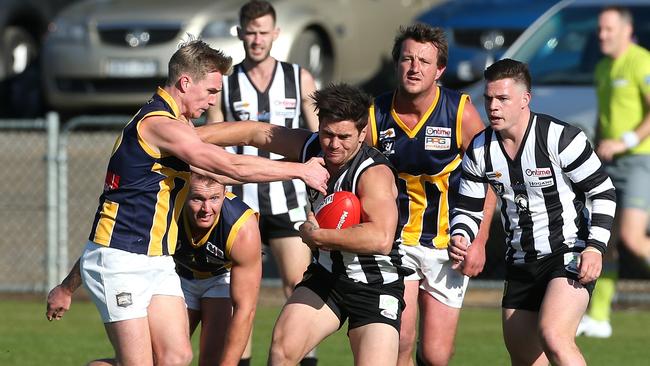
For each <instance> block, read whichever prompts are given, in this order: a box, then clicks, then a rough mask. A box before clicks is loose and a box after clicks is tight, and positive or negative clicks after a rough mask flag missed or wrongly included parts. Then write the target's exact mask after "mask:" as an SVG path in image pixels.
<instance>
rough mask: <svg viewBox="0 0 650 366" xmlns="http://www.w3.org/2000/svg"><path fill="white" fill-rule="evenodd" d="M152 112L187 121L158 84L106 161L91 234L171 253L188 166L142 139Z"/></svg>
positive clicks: (143, 250)
mask: <svg viewBox="0 0 650 366" xmlns="http://www.w3.org/2000/svg"><path fill="white" fill-rule="evenodd" d="M151 116H166V117H169V118H173V119H177V120H178V123H184V122H183V121H181V120H180V119H179V116H180V112H179V109H178V106H177V105H176V103H175V102H174V100H173V99H172V97H171V96H170V95H169V94H167V92H165V91H164V90H163V89H161V88H158V91H157V93H156V94H154V96H153V97H152V98H151V100H149V102H147V104H146V105H144V106H143V107H142V108H141V109H140V110H139V111H138V113H137V114H136V115H135V116H134V117H133V119H131V121H130V122H129V123H128V124H127V125H126V126H125V127H124V129H123V130H122V133H121V135H120V136H119V137H118V138H117V141H116V142H115V146H114V147H113V152H112V154H111V158H110V160H109V162H108V169H107V172H106V180H105V182H104V192H103V193H102V195H101V197H100V198H99V207H98V208H97V213H96V214H95V220H94V222H93V226H92V230H91V232H90V236H89V239H90V240H91V241H93V242H95V243H97V244H100V245H104V246H107V247H111V248H116V249H121V250H125V251H128V252H132V253H138V254H147V255H150V256H156V255H171V254H173V253H174V250H175V248H176V238H177V236H178V224H177V223H178V218H179V216H180V211H181V209H182V207H183V203H184V202H185V198H186V196H187V192H188V190H189V180H190V167H189V165H188V164H187V163H185V162H184V161H182V160H180V159H178V158H176V157H175V156H172V155H168V154H161V153H157V152H155V151H154V150H152V149H151V147H150V146H148V145H147V143H146V142H145V141H144V140H143V139H142V137H141V136H140V134H139V133H138V128H139V126H140V122H142V120H143V119H144V118H146V117H151Z"/></svg>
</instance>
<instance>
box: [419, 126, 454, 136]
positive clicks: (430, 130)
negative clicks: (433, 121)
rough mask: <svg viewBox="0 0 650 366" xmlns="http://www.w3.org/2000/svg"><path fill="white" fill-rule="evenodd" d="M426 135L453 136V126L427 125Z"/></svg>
mask: <svg viewBox="0 0 650 366" xmlns="http://www.w3.org/2000/svg"><path fill="white" fill-rule="evenodd" d="M424 135H425V136H437V137H451V127H434V126H427V128H426V129H425V130H424Z"/></svg>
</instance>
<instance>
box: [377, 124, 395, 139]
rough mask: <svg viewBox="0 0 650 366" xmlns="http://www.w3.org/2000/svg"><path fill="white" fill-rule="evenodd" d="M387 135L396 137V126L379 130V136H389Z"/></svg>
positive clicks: (381, 137)
mask: <svg viewBox="0 0 650 366" xmlns="http://www.w3.org/2000/svg"><path fill="white" fill-rule="evenodd" d="M387 137H395V129H394V128H392V127H391V128H389V129H387V130H383V131H380V132H379V138H380V139H383V138H387Z"/></svg>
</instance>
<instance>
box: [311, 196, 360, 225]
mask: <svg viewBox="0 0 650 366" xmlns="http://www.w3.org/2000/svg"><path fill="white" fill-rule="evenodd" d="M314 213H315V215H316V221H318V225H319V226H320V227H321V228H323V229H345V228H346V227H350V226H352V225H356V224H358V223H359V222H360V221H361V203H360V202H359V198H357V196H355V195H354V193H352V192H347V191H338V192H334V193H332V194H330V195H329V196H327V197H325V198H324V199H323V202H321V203H320V205H318V207H316V209H315V210H314Z"/></svg>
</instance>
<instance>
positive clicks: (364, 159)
mask: <svg viewBox="0 0 650 366" xmlns="http://www.w3.org/2000/svg"><path fill="white" fill-rule="evenodd" d="M316 156H322V149H321V146H320V142H319V141H318V134H317V133H314V134H312V135H311V136H310V137H309V139H308V140H307V142H306V143H305V145H304V147H303V150H302V153H301V161H302V162H305V161H307V160H309V159H310V158H312V157H316ZM380 164H383V165H386V166H388V167H389V168H390V169H391V171H392V172H393V175H395V179H396V180H397V173H396V171H395V169H394V168H393V166H392V165H391V164H390V162H389V161H388V159H386V157H385V156H384V155H383V154H382V153H381V152H379V150H377V149H375V148H373V147H369V146H368V145H366V144H365V143H363V144H362V145H361V149H360V150H359V152H358V153H357V155H355V157H354V158H353V159H352V160H350V161H349V162H347V163H346V164H345V166H343V167H342V168H341V169H340V170H339V172H337V174H335V175H333V176H331V177H330V180H329V183H328V186H327V194H328V195H329V194H332V193H334V192H337V191H348V192H352V193H354V194H356V193H357V183H358V182H359V178H360V177H361V175H362V174H363V173H364V172H365V171H366V170H367V169H368V168H370V167H372V166H375V165H380ZM307 189H308V191H309V200H310V201H311V204H312V207H317V206H318V205H319V203H320V202H321V201H322V200H323V198H324V197H323V195H322V194H321V193H319V192H318V191H316V190H313V189H311V188H307ZM398 239H399V233H397V232H396V233H395V236H394V240H393V248H392V249H391V251H390V253H389V254H388V255H365V254H364V255H362V254H357V253H352V252H346V251H338V250H332V251H325V250H318V252H314V261H315V262H317V263H319V264H320V265H321V266H323V267H324V268H325V269H326V270H328V271H329V272H331V273H333V274H335V275H341V276H345V277H347V278H350V279H352V280H355V281H359V282H363V283H367V284H371V285H376V284H388V283H392V282H394V281H402V279H403V269H402V257H401V255H400V254H399V245H398Z"/></svg>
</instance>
